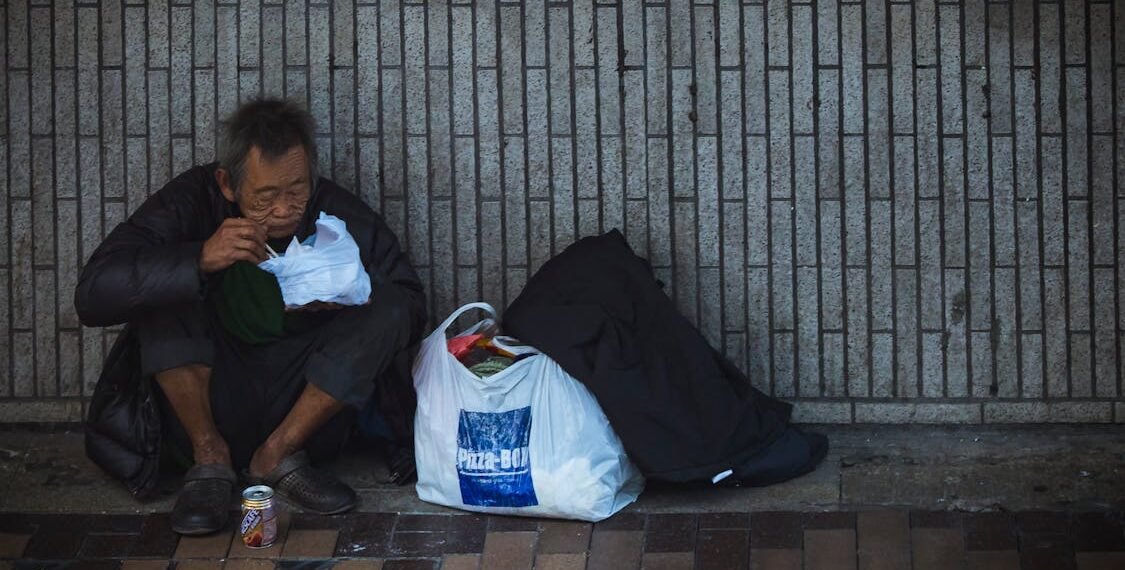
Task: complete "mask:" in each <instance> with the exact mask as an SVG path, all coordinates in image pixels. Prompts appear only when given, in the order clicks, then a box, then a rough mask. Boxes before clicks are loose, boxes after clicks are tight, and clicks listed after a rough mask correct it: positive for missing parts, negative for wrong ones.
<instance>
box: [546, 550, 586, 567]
mask: <svg viewBox="0 0 1125 570" xmlns="http://www.w3.org/2000/svg"><path fill="white" fill-rule="evenodd" d="M585 568H586V553H585V552H580V553H579V552H571V553H555V554H539V555H536V556H535V570H585Z"/></svg>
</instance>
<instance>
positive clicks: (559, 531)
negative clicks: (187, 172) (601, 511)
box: [537, 521, 592, 554]
mask: <svg viewBox="0 0 1125 570" xmlns="http://www.w3.org/2000/svg"><path fill="white" fill-rule="evenodd" d="M591 530H592V526H591V525H590V523H587V522H578V521H543V523H542V524H541V525H540V530H539V548H538V550H537V552H539V553H540V554H554V553H565V552H586V550H588V549H589V548H590V532H591Z"/></svg>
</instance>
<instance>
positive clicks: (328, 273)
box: [258, 212, 371, 307]
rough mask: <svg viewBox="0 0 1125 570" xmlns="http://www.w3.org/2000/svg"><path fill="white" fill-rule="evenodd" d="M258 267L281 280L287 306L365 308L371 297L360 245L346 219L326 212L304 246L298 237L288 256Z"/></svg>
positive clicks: (293, 242) (270, 260)
mask: <svg viewBox="0 0 1125 570" xmlns="http://www.w3.org/2000/svg"><path fill="white" fill-rule="evenodd" d="M258 267H261V268H262V269H264V270H266V271H269V272H270V273H273V274H274V275H275V276H276V277H277V283H278V285H280V286H281V296H282V298H283V299H285V306H286V307H300V306H302V305H307V304H309V303H311V302H313V301H322V302H325V303H336V304H339V305H362V304H364V303H366V302H367V301H368V298H369V297H371V278H370V277H368V275H367V271H366V270H365V269H364V268H363V262H362V261H361V260H360V257H359V246H358V245H356V243H355V239H354V238H352V236H351V234H349V233H348V229H347V225H346V224H344V220H341V219H340V218H337V217H336V216H332V215H329V214H326V213H324V212H321V213H320V217H319V218H318V219H317V221H316V233H315V234H313V235H311V236H309V237H308V239H306V240H305V242H304V243H298V242H297V238H296V237H294V238H293V241H292V242H291V243H290V244H289V248H288V249H286V250H285V254H284V255H282V256H279V257H275V258H272V259H267V260H265V261H263V262H262V263H260V264H258Z"/></svg>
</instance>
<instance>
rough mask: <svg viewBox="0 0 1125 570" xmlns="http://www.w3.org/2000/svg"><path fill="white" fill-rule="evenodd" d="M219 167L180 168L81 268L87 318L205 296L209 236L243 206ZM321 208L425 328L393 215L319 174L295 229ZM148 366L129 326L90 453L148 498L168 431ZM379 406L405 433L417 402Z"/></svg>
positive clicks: (94, 323) (94, 416) (102, 390)
mask: <svg viewBox="0 0 1125 570" xmlns="http://www.w3.org/2000/svg"><path fill="white" fill-rule="evenodd" d="M216 168H217V165H216V164H214V163H213V164H209V165H203V166H196V167H194V168H191V169H190V170H188V171H186V172H184V173H183V174H180V175H179V176H177V177H176V178H175V179H173V180H172V181H171V182H169V183H168V184H167V185H165V186H164V188H162V189H161V190H160V191H158V192H157V193H155V194H153V195H152V196H151V197H149V199H148V200H146V201H145V202H144V204H142V205H141V207H140V208H138V209H137V211H136V212H134V213H133V215H132V216H130V218H129V219H128V220H127V221H126V222H124V223H122V224H120V225H118V226H117V227H116V228H114V229H113V231H112V232H110V234H109V235H108V236H107V237H106V239H105V241H104V242H102V244H101V245H100V246H99V247H98V249H97V250H96V251H94V253H93V255H92V256H91V257H90V260H89V261H88V262H87V263H86V266H85V267H84V268H83V270H82V275H81V277H80V278H79V281H78V287H77V290H76V291H75V296H74V304H75V307H76V308H77V311H78V316H79V319H81V321H82V324H83V325H86V326H90V327H102V326H111V325H117V324H122V323H128V322H130V321H133V320H135V319H136V318H137V317H139V316H140V315H143V314H145V313H146V312H147V311H152V310H159V308H160V307H165V306H170V305H176V304H182V303H191V302H197V301H201V300H202V299H203V296H204V291H205V285H206V284H205V279H204V278H203V275H202V274H201V273H200V271H199V254H200V252H201V251H202V248H203V242H204V241H206V240H207V238H209V237H210V236H211V235H212V234H213V233H214V232H215V230H216V229H218V227H219V226H220V225H221V224H222V222H223V220H225V219H227V218H231V217H236V216H238V215H239V214H238V210H237V206H236V205H235V204H233V203H231V202H229V201H227V200H226V199H225V198H224V197H223V195H222V193H221V192H220V190H219V186H218V183H217V182H216V180H215V170H216ZM322 211H323V212H327V213H329V214H332V215H334V216H337V217H339V218H340V219H342V220H344V221H345V222H346V224H347V228H348V232H349V233H351V234H352V237H354V238H355V240H356V243H357V244H359V248H360V258H361V260H362V261H363V263H364V265H365V267H366V268H367V272H368V274H369V275H370V276H371V279H372V281H373V282H376V283H379V285H380V286H383V287H386V286H394V287H398V288H400V290H401V291H402V292H404V293H405V296H406V297H407V298H408V299H410V312H411V320H412V321H413V323H414V327H413V330H415V331H421V330H422V329H423V327H424V324H425V321H426V309H425V295H424V292H423V288H422V284H421V282H420V281H419V279H418V276H417V274H416V273H415V272H414V269H413V268H412V267H411V265H410V263H409V261H408V260H407V258H406V255H405V253H404V252H403V251H402V248H401V247H400V245H399V242H398V239H397V238H396V237H395V235H394V232H392V231H391V229H390V228H389V227H388V226H387V224H386V222H384V221H383V219H382V218H381V217H379V215H378V214H376V213H375V212H374V211H372V210H371V208H369V207H368V206H367V205H366V204H364V203H363V201H362V200H360V199H359V198H358V197H356V196H355V195H353V194H351V193H350V192H348V191H346V190H344V189H342V188H340V187H339V186H337V185H336V184H335V183H333V182H331V181H330V180H327V179H324V178H321V179H320V180H319V181H318V183H317V184H316V186H315V188H314V189H313V192H312V195H311V196H310V198H309V205H308V208H307V210H306V212H305V216H304V219H303V220H302V222H301V225H300V227H299V229H298V231H297V236H298V238H299V239H302V240H303V239H304V238H305V237H307V236H308V235H309V234H310V233H311V232H312V231H314V230H315V229H316V226H315V220H316V217H317V216H318V215H319V213H320V212H322ZM332 350H349V347H346V346H334V347H332ZM141 376H142V375H141V372H140V359H139V351H138V347H137V342H136V336H135V331H134V330H133V328H132V327H130V326H126V328H125V332H124V333H123V334H122V335H120V336H119V337H118V340H117V343H116V344H115V345H114V347H113V349H112V350H111V351H110V354H109V356H108V358H107V359H106V362H105V366H104V368H103V370H102V374H101V377H100V378H99V379H98V384H97V387H96V388H95V389H94V394H93V397H92V399H91V401H90V407H89V411H88V414H87V417H86V454H87V455H88V456H89V457H90V459H92V460H93V461H94V462H95V463H97V464H98V465H99V466H100V467H101V468H102V469H104V470H106V471H107V472H109V473H110V474H112V475H114V476H115V477H117V478H119V479H121V480H122V481H123V482H124V483H125V484H126V486H127V487H128V488H129V490H130V491H131V492H132V493H133V494H134V495H136V496H138V497H142V498H143V497H144V496H146V495H148V494H150V493H151V491H152V490H153V489H154V487H155V485H156V482H157V476H156V475H157V470H158V463H159V453H160V439H161V438H160V415H159V407H158V406H157V403H156V400H155V397H154V394H153V390H152V387H151V379H148V378H143V377H141ZM384 388H386V387H380V389H384ZM412 398H413V394H398V395H384V397H383V398H382V399H381V401H386V402H388V403H389V402H402V400H403V399H406V400H410V401H412ZM407 408H408V409H407ZM381 411H383V412H384V415H385V416H386V419H387V420H388V422H389V423H390V424H391V427H392V429H393V430H394V431H395V432H396V433H398V434H400V435H401V436H402V437H405V436H406V435H405V434H408V433H409V431H410V425H411V422H412V418H410V417H405V416H406V415H409V413H410V412H412V411H413V407H412V406H403V405H396V406H394V407H393V408H391V409H385V410H381Z"/></svg>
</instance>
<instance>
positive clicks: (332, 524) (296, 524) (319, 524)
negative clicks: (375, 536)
mask: <svg viewBox="0 0 1125 570" xmlns="http://www.w3.org/2000/svg"><path fill="white" fill-rule="evenodd" d="M352 516H355V515H317V514H313V513H292V518H291V519H290V521H289V528H291V529H294V530H340V529H342V528H344V527H345V526H347V524H348V520H349V517H352ZM384 516H390V517H393V516H394V515H384Z"/></svg>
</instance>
